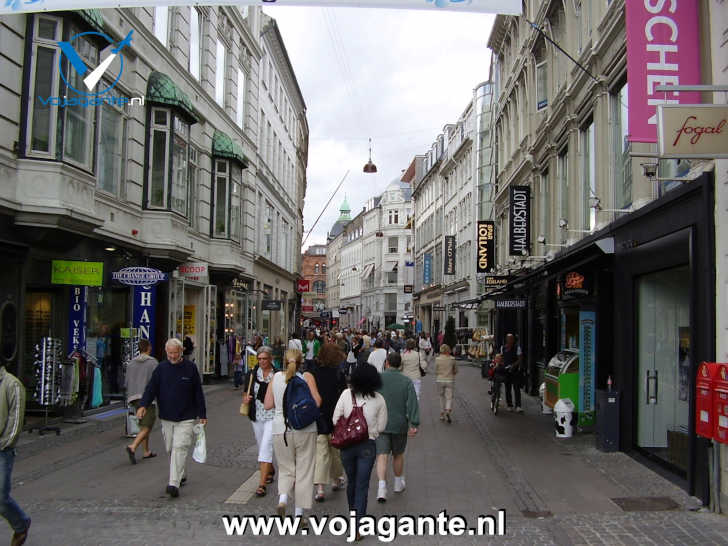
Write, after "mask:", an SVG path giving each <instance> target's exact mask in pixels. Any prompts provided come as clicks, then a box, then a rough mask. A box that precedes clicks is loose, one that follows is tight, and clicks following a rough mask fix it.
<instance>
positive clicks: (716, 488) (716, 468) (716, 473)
mask: <svg viewBox="0 0 728 546" xmlns="http://www.w3.org/2000/svg"><path fill="white" fill-rule="evenodd" d="M712 443H713V445H712V448H713V461H712V463H713V464H712V465H711V466H712V468H711V474H712V475H711V478H712V479H711V482H712V486H713V487H712V488H711V489H713V495H712V497H713V511H714V512H715V513H716V514H720V513H721V507H720V444H719V443H718V442H716V441H715V440H713V442H712Z"/></svg>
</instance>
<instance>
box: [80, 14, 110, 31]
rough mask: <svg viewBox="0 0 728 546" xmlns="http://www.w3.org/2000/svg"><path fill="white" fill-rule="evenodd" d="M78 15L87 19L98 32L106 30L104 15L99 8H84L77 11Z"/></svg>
mask: <svg viewBox="0 0 728 546" xmlns="http://www.w3.org/2000/svg"><path fill="white" fill-rule="evenodd" d="M76 13H77V14H78V16H79V17H80V18H81V19H83V20H84V21H86V23H88V24H89V25H90V26H91V28H93V29H94V30H96V31H98V32H103V31H104V16H103V15H101V11H100V10H98V9H82V10H78V11H77V12H76Z"/></svg>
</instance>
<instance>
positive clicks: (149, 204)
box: [145, 108, 172, 210]
mask: <svg viewBox="0 0 728 546" xmlns="http://www.w3.org/2000/svg"><path fill="white" fill-rule="evenodd" d="M156 112H165V114H166V115H167V125H166V126H164V125H157V124H156V123H155V113H156ZM171 123H172V111H171V110H170V109H169V108H152V116H151V119H150V122H149V152H148V153H149V156H148V157H149V174H148V183H147V196H146V200H145V201H146V203H147V208H149V209H157V210H167V204H168V197H169V195H168V194H169V162H170V160H171V158H170V157H169V138H170V125H171ZM155 131H162V132H164V133H165V139H164V178H163V183H162V188H163V189H162V204H161V205H152V177H153V165H154V132H155Z"/></svg>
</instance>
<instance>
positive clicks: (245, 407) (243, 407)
mask: <svg viewBox="0 0 728 546" xmlns="http://www.w3.org/2000/svg"><path fill="white" fill-rule="evenodd" d="M252 384H253V372H250V380H249V381H248V388H247V389H245V393H246V394H247V395H248V396H250V386H251V385H252ZM250 404H255V400H251V401H250V402H248V403H247V404H246V403H245V402H241V403H240V415H244V416H246V417H247V416H248V414H249V413H250Z"/></svg>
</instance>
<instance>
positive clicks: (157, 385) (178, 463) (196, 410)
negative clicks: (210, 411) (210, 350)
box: [137, 338, 207, 497]
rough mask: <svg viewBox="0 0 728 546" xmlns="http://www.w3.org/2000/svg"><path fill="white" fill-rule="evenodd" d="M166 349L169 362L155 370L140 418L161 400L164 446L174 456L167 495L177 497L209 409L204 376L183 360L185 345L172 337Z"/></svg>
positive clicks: (141, 406)
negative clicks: (199, 426)
mask: <svg viewBox="0 0 728 546" xmlns="http://www.w3.org/2000/svg"><path fill="white" fill-rule="evenodd" d="M164 350H165V352H166V353H167V360H163V361H162V362H160V363H159V365H158V366H157V367H156V368H155V369H154V372H153V373H152V378H151V379H150V380H149V383H148V384H147V387H146V389H144V396H142V400H141V402H140V404H139V409H138V410H137V417H138V418H139V419H141V418H142V417H144V414H145V413H146V412H147V408H148V407H149V406H150V405H151V403H152V402H153V401H154V400H155V399H156V400H157V408H158V410H159V418H160V420H161V421H162V437H163V438H164V446H165V448H166V450H167V453H171V456H170V463H169V485H167V494H168V495H169V496H170V497H177V496H179V486H180V483H181V482H182V480H183V479H184V476H185V464H186V462H187V454H188V453H189V451H190V447H192V443H193V438H194V433H193V431H192V427H193V426H194V424H195V419H199V420H200V423H202V424H203V425H206V424H207V410H206V408H205V395H204V394H203V392H202V381H201V380H200V373H199V372H198V371H197V366H195V364H194V363H193V362H190V361H189V360H185V359H184V358H183V357H182V351H183V347H182V342H181V341H180V340H179V339H177V338H170V339H169V340H168V341H167V343H166V344H165V346H164Z"/></svg>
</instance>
